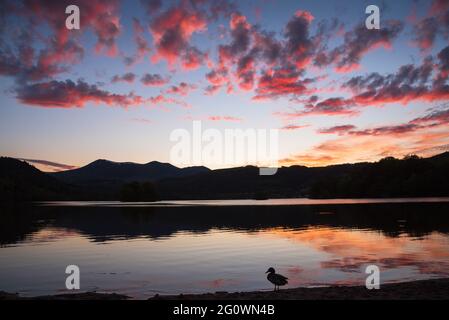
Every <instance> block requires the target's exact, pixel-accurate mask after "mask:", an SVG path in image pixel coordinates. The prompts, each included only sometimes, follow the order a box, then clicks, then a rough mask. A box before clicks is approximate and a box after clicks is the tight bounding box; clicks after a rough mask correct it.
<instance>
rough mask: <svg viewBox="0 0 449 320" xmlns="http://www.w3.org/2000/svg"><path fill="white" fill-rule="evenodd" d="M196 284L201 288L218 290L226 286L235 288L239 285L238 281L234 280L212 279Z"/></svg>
mask: <svg viewBox="0 0 449 320" xmlns="http://www.w3.org/2000/svg"><path fill="white" fill-rule="evenodd" d="M198 284H199V285H200V286H201V287H205V288H211V289H218V288H222V287H226V286H236V285H238V284H240V281H238V280H236V279H214V280H206V281H200V282H199V283H198Z"/></svg>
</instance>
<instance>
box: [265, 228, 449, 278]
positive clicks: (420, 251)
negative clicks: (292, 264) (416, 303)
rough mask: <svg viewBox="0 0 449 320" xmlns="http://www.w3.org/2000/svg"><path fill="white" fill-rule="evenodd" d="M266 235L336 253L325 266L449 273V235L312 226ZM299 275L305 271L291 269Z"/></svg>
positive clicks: (351, 271) (342, 269) (353, 269)
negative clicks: (372, 266) (396, 234)
mask: <svg viewBox="0 0 449 320" xmlns="http://www.w3.org/2000/svg"><path fill="white" fill-rule="evenodd" d="M265 235H267V236H270V237H271V236H273V237H281V238H287V239H289V240H291V241H294V242H299V243H301V244H302V245H306V246H309V247H312V248H313V249H315V250H318V251H321V252H325V253H328V254H331V255H332V257H333V258H332V259H330V260H325V261H321V262H320V267H321V268H323V269H338V270H339V271H342V272H346V273H358V272H360V271H361V270H362V268H364V267H365V266H366V265H368V264H377V265H378V266H379V267H380V268H381V269H397V268H401V267H414V268H416V269H417V270H418V272H419V273H421V274H429V275H430V274H433V275H441V276H443V275H444V276H447V275H449V241H448V240H449V238H448V236H447V235H444V234H441V233H438V232H433V233H431V234H429V235H428V236H426V237H422V238H420V239H417V238H411V237H406V236H400V237H387V236H385V235H383V234H382V233H379V232H367V231H360V230H347V229H337V228H320V227H311V228H309V229H307V230H302V231H295V230H285V229H270V230H267V231H266V233H265ZM287 271H288V272H289V274H291V275H293V276H295V275H296V274H298V273H302V274H301V276H304V274H303V272H304V270H299V269H295V268H289V269H287Z"/></svg>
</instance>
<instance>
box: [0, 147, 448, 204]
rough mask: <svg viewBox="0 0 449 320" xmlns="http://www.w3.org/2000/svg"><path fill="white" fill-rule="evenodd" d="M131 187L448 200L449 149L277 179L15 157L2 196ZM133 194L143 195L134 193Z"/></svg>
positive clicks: (82, 194) (76, 194) (74, 196)
mask: <svg viewBox="0 0 449 320" xmlns="http://www.w3.org/2000/svg"><path fill="white" fill-rule="evenodd" d="M148 182H151V185H148V184H147V183H148ZM133 183H134V184H133ZM124 187H126V188H127V189H125V191H126V193H125V195H126V197H124V198H128V199H140V198H147V197H149V195H153V194H154V195H157V198H158V199H163V200H164V199H165V200H167V199H266V198H291V197H311V198H365V197H366V198H384V197H420V196H449V152H446V153H442V154H439V155H436V156H434V157H430V158H418V157H416V156H410V157H406V158H404V159H395V158H385V159H382V160H380V161H377V162H373V163H355V164H342V165H333V166H327V167H316V168H308V167H304V166H291V167H282V168H279V169H278V172H277V173H276V174H275V175H273V176H260V175H259V170H258V168H257V167H254V166H246V167H237V168H230V169H218V170H209V169H207V168H205V167H191V168H177V167H175V166H173V165H170V164H167V163H160V162H155V161H154V162H149V163H147V164H136V163H129V162H128V163H116V162H112V161H107V160H97V161H95V162H92V163H90V164H89V165H87V166H85V167H82V168H79V169H75V170H69V171H64V172H59V173H52V174H46V173H43V172H41V171H39V170H38V169H36V168H34V167H33V166H31V165H29V164H27V163H25V162H23V161H19V160H16V159H11V158H1V161H0V191H1V199H8V198H11V199H15V200H59V199H70V200H118V199H121V198H123V192H122V191H123V190H124ZM133 190H140V191H139V193H141V194H140V195H135V194H133V192H134V191H133ZM145 190H147V191H148V190H149V191H151V192H149V191H148V192H146V191H145ZM144 191H145V192H144ZM121 192H122V193H121ZM136 192H137V191H136ZM152 197H153V196H151V197H150V198H152ZM132 201H134V200H132Z"/></svg>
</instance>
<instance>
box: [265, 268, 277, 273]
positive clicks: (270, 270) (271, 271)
mask: <svg viewBox="0 0 449 320" xmlns="http://www.w3.org/2000/svg"><path fill="white" fill-rule="evenodd" d="M265 273H275V271H274V268H272V267H270V268H269V269H268V270H267V272H265Z"/></svg>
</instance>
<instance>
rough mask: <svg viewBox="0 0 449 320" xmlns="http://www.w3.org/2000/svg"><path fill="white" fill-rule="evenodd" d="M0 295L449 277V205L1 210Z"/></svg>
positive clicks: (98, 205) (398, 202) (136, 294)
mask: <svg viewBox="0 0 449 320" xmlns="http://www.w3.org/2000/svg"><path fill="white" fill-rule="evenodd" d="M0 220H1V233H0V261H1V263H0V290H3V291H8V292H18V293H20V294H21V295H23V296H35V295H44V294H54V293H64V292H67V290H66V289H65V279H66V276H67V275H66V274H65V268H66V266H67V265H71V264H74V265H77V266H79V268H80V271H81V290H82V291H92V290H97V291H99V292H117V293H123V294H127V295H130V296H132V297H133V298H136V299H143V298H148V297H151V296H153V295H155V294H156V293H159V294H177V293H203V292H215V291H252V290H272V289H273V287H272V286H271V284H270V283H269V282H268V281H267V280H266V275H265V271H266V270H267V269H268V267H270V266H272V267H274V268H275V269H276V271H277V272H278V273H281V274H283V275H285V276H287V277H288V278H289V279H290V282H289V285H288V286H287V287H298V286H306V287H313V286H328V285H332V284H348V285H364V283H365V278H366V276H367V275H366V274H365V268H366V266H367V265H370V264H375V265H377V266H378V267H379V268H380V270H381V283H387V282H399V281H409V280H418V279H429V278H438V277H447V276H449V198H424V199H377V200H376V199H374V200H373V199H333V200H310V199H276V200H265V201H255V200H220V201H218V200H217V201H166V202H157V203H119V202H48V203H37V204H35V205H34V206H16V207H6V208H3V207H2V208H1V214H0Z"/></svg>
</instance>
